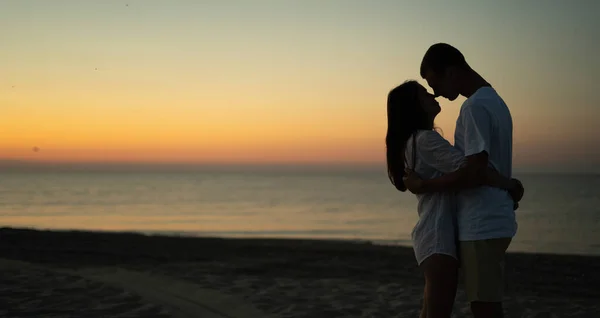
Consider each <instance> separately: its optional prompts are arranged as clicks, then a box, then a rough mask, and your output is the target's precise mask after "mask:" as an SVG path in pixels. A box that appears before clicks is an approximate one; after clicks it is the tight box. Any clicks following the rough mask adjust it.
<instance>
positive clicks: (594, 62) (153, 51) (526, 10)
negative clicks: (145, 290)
mask: <svg viewBox="0 0 600 318" xmlns="http://www.w3.org/2000/svg"><path fill="white" fill-rule="evenodd" d="M598 12H600V1H593V0H590V1H586V0H578V1H558V0H544V1H513V0H511V1H493V2H492V1H476V0H470V1H466V0H464V1H443V0H439V1H419V2H417V1H400V0H389V1H377V0H371V1H367V0H364V1H355V0H320V1H318V0H297V1H287V0H237V1H233V0H227V1H226V0H214V1H206V0H162V1H157V0H123V1H113V0H102V1H81V0H72V1H67V0H53V1H48V0H2V1H0V43H1V49H0V159H26V160H42V161H67V162H81V161H83V162H91V161H94V162H96V161H100V162H106V161H109V162H187V163H336V162H344V163H365V164H371V163H374V164H378V163H382V162H384V149H385V148H384V137H385V131H386V108H385V107H386V105H385V103H386V95H387V93H388V91H389V90H390V89H391V88H393V87H394V86H396V85H398V84H400V83H402V82H403V81H404V80H407V79H418V80H419V81H421V82H422V83H424V81H423V80H421V79H420V76H419V64H420V62H421V58H422V55H423V54H424V52H425V51H426V50H427V48H428V47H429V46H430V45H431V44H433V43H436V42H446V43H450V44H452V45H454V46H456V47H457V48H458V49H460V50H461V51H462V52H463V53H464V55H465V56H466V58H467V61H468V62H469V63H470V64H471V66H472V67H473V68H474V69H476V70H477V71H478V72H479V73H480V74H481V75H482V76H484V77H485V78H486V79H487V80H488V81H489V82H491V83H492V85H493V86H494V87H495V88H496V89H497V90H498V92H499V93H500V94H501V95H502V97H503V98H504V100H505V101H506V102H507V104H508V105H509V107H510V109H511V111H512V114H513V119H514V164H515V166H516V168H517V169H519V168H520V169H534V168H535V169H538V170H539V169H542V170H544V169H545V170H564V169H578V170H586V169H594V170H596V171H600V147H598V145H600V132H599V130H598V129H597V128H596V124H597V123H598V121H599V120H600V97H599V96H598V94H596V91H598V89H599V88H598V83H599V82H600V62H599V61H598V57H599V56H600V19H598ZM463 101H464V98H459V99H457V100H456V101H454V102H448V101H447V100H443V99H440V102H441V105H442V108H443V111H442V113H441V114H440V115H439V117H438V119H437V125H438V126H439V127H440V128H441V129H442V130H443V134H444V136H445V137H446V138H448V139H449V140H450V141H451V142H452V141H453V133H454V123H455V120H456V117H457V115H458V110H459V107H460V104H461V103H462V102H463ZM592 127H593V128H592ZM34 147H39V151H33V148H34Z"/></svg>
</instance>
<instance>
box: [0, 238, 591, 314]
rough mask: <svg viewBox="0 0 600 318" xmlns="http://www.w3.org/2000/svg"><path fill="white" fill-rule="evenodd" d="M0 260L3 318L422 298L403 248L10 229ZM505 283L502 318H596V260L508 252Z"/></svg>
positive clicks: (372, 306)
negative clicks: (0, 268)
mask: <svg viewBox="0 0 600 318" xmlns="http://www.w3.org/2000/svg"><path fill="white" fill-rule="evenodd" d="M0 258H1V259H4V260H5V261H4V265H3V268H2V270H1V271H0V282H1V285H0V304H2V306H0V317H25V316H26V317H185V316H194V315H195V316H196V317H206V318H208V317H303V318H308V317H310V318H319V317H328V318H329V317H331V318H335V317H418V312H419V308H420V303H421V295H422V288H423V279H422V275H421V273H420V272H419V270H418V268H417V267H416V263H415V261H414V256H413V254H412V250H411V249H410V248H407V247H391V246H377V245H372V244H369V243H368V242H364V243H352V242H339V241H317V240H283V239H278V240H269V239H217V238H178V237H166V236H145V235H139V234H125V233H120V234H116V233H113V234H110V233H90V232H56V231H34V230H20V229H8V228H5V229H0ZM15 261H18V262H17V263H15ZM20 262H26V263H20ZM0 264H2V262H0ZM7 264H8V265H7ZM23 264H29V265H23ZM0 266H2V265H0ZM507 276H508V283H507V293H506V299H505V312H506V317H600V304H598V300H600V257H592V256H587V257H586V256H567V255H562V256H561V255H543V254H517V253H511V254H509V255H508V256H507ZM163 287H164V288H163ZM15 291H17V292H15ZM200 312H202V313H203V314H202V315H200ZM453 317H470V313H469V310H468V306H467V304H466V302H465V297H464V293H463V291H462V286H461V287H460V289H459V295H458V299H457V301H456V306H455V312H454V315H453Z"/></svg>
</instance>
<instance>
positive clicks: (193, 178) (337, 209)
mask: <svg viewBox="0 0 600 318" xmlns="http://www.w3.org/2000/svg"><path fill="white" fill-rule="evenodd" d="M516 177H518V178H520V179H521V180H523V182H524V184H525V187H526V194H525V198H524V201H523V202H522V204H521V208H520V209H519V210H518V211H517V213H518V222H519V231H518V234H517V237H516V238H515V240H514V243H513V244H512V246H511V250H512V251H529V252H532V251H536V252H555V253H576V254H596V255H600V232H599V228H600V176H569V175H527V174H523V175H517V176H516ZM0 204H1V205H0V226H17V227H25V226H26V227H35V228H59V229H98V230H134V231H142V232H170V233H173V232H175V233H184V234H187V235H217V236H226V237H239V236H244V237H258V236H260V237H310V238H341V239H365V240H374V241H378V242H381V243H393V244H403V245H410V232H411V230H412V227H413V225H414V224H415V222H416V219H417V214H416V199H415V198H414V197H413V196H412V195H410V194H404V193H399V192H397V191H396V190H395V189H394V188H393V187H392V186H391V184H390V183H389V182H388V180H387V177H386V175H385V173H384V172H382V171H376V172H374V171H370V172H369V171H359V172H339V171H338V172H323V171H320V172H319V171H312V172H310V171H304V172H302V171H296V172H293V171H287V172H285V171H279V172H249V171H246V172H244V171H230V172H206V171H205V172H199V171H196V172H102V173H100V172H76V171H71V172H4V173H0Z"/></svg>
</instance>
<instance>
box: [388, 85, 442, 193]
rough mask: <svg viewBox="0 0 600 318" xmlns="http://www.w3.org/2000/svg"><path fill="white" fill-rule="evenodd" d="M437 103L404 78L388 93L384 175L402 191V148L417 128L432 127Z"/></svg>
mask: <svg viewBox="0 0 600 318" xmlns="http://www.w3.org/2000/svg"><path fill="white" fill-rule="evenodd" d="M439 112H440V105H439V103H438V102H437V101H436V100H435V96H433V95H432V94H430V93H428V92H427V90H426V89H425V87H423V86H422V85H421V84H419V83H417V82H416V81H407V82H405V83H403V84H402V85H400V86H398V87H396V88H394V89H392V90H391V91H390V93H389V94H388V100H387V117H388V129H387V135H386V137H385V144H386V148H387V150H386V157H387V166H388V176H389V178H390V181H391V182H392V184H393V185H394V186H396V188H397V189H398V190H400V191H406V187H405V186H404V183H403V182H402V176H403V175H404V149H405V148H406V142H407V141H408V139H409V138H410V136H411V135H413V134H414V133H415V132H417V131H418V130H431V129H433V121H434V119H435V116H437V114H439Z"/></svg>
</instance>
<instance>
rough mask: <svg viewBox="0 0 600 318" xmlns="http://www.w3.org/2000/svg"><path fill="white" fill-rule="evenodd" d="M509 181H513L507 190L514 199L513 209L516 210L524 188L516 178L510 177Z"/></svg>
mask: <svg viewBox="0 0 600 318" xmlns="http://www.w3.org/2000/svg"><path fill="white" fill-rule="evenodd" d="M510 181H511V182H512V183H513V186H512V187H511V189H510V190H509V191H508V193H509V194H510V196H511V197H512V199H513V201H514V209H515V210H516V209H518V208H519V201H521V199H523V195H524V194H525V188H524V187H523V183H521V181H519V180H518V179H515V178H512V179H510Z"/></svg>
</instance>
